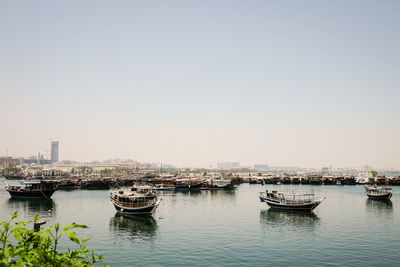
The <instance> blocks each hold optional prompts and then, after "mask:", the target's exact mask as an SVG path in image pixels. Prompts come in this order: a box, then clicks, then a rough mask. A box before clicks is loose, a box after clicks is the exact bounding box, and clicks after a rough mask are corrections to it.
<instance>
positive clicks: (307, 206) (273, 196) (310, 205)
mask: <svg viewBox="0 0 400 267" xmlns="http://www.w3.org/2000/svg"><path fill="white" fill-rule="evenodd" d="M259 197H260V200H261V201H262V202H266V203H267V204H268V205H269V206H270V207H271V208H273V209H280V210H298V211H312V210H313V209H315V208H316V207H317V206H318V205H319V204H321V203H322V201H324V199H325V197H323V198H321V199H315V196H314V194H312V193H308V194H296V193H283V192H278V191H275V190H273V191H272V192H268V190H266V191H265V192H260V195H259Z"/></svg>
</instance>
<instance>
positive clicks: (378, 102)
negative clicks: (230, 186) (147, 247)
mask: <svg viewBox="0 0 400 267" xmlns="http://www.w3.org/2000/svg"><path fill="white" fill-rule="evenodd" d="M399 14H400V1H378V0H376V1H367V0H360V1H356V0H352V1H347V0H346V1H317V0H316V1H266V0H265V1H232V0H229V1H215V0H214V1H186V0H185V1H98V0H96V1H4V0H1V1H0V112H1V120H0V122H1V124H0V125H1V126H0V155H1V156H3V155H5V153H6V150H8V154H9V155H12V156H30V155H34V154H37V152H42V153H43V154H45V153H46V151H48V150H50V140H52V139H53V140H59V141H60V159H73V160H79V161H91V160H104V159H108V158H115V157H120V158H132V159H136V160H139V161H148V162H163V163H171V164H175V165H178V166H208V165H210V164H212V165H215V163H216V162H224V161H238V162H240V163H241V164H242V165H250V164H255V163H266V164H269V165H272V166H300V167H321V166H334V167H339V166H343V167H346V166H363V165H364V164H367V163H368V164H370V165H372V166H374V167H391V166H392V167H395V168H400V152H399V151H400V138H399V137H400V116H399V115H400V105H399V104H400V103H399V102H400V32H399V31H400V15H399Z"/></svg>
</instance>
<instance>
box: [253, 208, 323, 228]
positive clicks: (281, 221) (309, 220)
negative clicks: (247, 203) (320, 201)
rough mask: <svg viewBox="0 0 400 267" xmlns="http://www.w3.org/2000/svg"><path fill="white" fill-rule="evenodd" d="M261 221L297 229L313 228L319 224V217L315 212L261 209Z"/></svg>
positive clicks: (266, 223)
mask: <svg viewBox="0 0 400 267" xmlns="http://www.w3.org/2000/svg"><path fill="white" fill-rule="evenodd" d="M260 222H261V223H262V224H264V225H270V226H274V227H275V226H276V227H282V226H285V227H289V228H291V227H294V228H296V229H299V228H303V229H313V228H314V227H315V226H316V225H318V224H319V218H318V216H317V215H315V213H311V212H296V211H281V210H274V209H268V210H261V211H260Z"/></svg>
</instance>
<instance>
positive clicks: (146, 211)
mask: <svg viewBox="0 0 400 267" xmlns="http://www.w3.org/2000/svg"><path fill="white" fill-rule="evenodd" d="M110 200H111V201H112V202H113V204H114V207H115V209H116V210H117V212H119V213H122V214H131V215H152V214H153V213H154V212H155V210H156V209H157V207H158V205H159V204H160V201H161V199H160V200H158V199H157V195H156V191H155V189H154V188H153V187H151V186H137V187H132V189H131V191H127V192H126V191H121V190H120V191H113V192H111V193H110Z"/></svg>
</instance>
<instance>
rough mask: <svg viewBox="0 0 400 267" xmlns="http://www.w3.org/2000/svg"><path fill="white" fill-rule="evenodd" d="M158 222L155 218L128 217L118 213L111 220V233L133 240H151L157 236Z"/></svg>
mask: <svg viewBox="0 0 400 267" xmlns="http://www.w3.org/2000/svg"><path fill="white" fill-rule="evenodd" d="M157 229H158V226H157V221H156V220H155V219H154V218H153V217H140V216H127V215H122V214H119V213H116V214H115V216H114V217H111V218H110V231H112V232H114V233H115V234H116V235H117V236H122V237H127V238H128V239H131V240H136V239H139V240H149V239H152V238H154V237H155V236H156V233H157Z"/></svg>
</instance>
